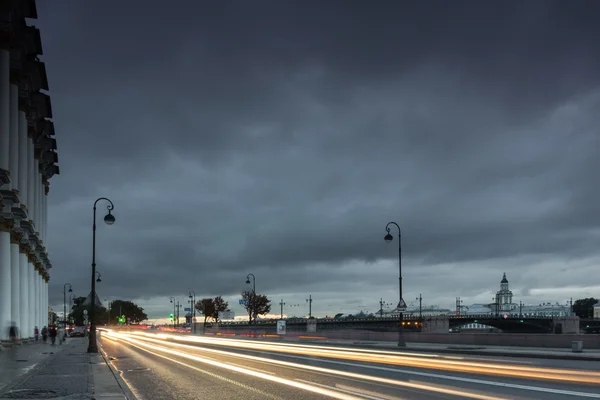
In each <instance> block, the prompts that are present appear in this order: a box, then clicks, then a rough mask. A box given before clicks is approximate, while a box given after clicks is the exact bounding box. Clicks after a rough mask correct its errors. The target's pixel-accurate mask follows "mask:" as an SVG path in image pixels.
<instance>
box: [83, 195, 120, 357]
mask: <svg viewBox="0 0 600 400" xmlns="http://www.w3.org/2000/svg"><path fill="white" fill-rule="evenodd" d="M100 200H105V201H108V203H109V204H108V205H107V206H106V209H107V210H108V214H106V215H105V216H104V222H105V223H106V224H107V225H112V224H114V223H115V217H114V215H112V213H111V211H112V210H113V209H114V208H115V206H114V205H113V202H112V201H110V200H109V199H107V198H106V197H100V198H98V199H97V200H96V201H95V202H94V219H93V225H92V306H91V307H90V335H89V344H88V350H87V351H88V353H97V352H98V343H97V342H96V204H97V203H98V202H99V201H100ZM98 279H100V278H98Z"/></svg>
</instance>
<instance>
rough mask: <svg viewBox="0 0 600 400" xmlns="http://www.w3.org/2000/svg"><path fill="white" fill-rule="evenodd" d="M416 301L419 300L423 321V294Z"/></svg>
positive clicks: (420, 317) (420, 314)
mask: <svg viewBox="0 0 600 400" xmlns="http://www.w3.org/2000/svg"><path fill="white" fill-rule="evenodd" d="M416 300H419V319H420V320H422V319H423V296H421V293H419V297H417V298H416Z"/></svg>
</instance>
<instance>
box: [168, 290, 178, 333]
mask: <svg viewBox="0 0 600 400" xmlns="http://www.w3.org/2000/svg"><path fill="white" fill-rule="evenodd" d="M169 301H170V302H171V304H173V329H175V304H176V300H175V297H171V298H170V299H169Z"/></svg>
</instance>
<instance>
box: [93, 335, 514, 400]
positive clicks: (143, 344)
mask: <svg viewBox="0 0 600 400" xmlns="http://www.w3.org/2000/svg"><path fill="white" fill-rule="evenodd" d="M103 336H105V335H103ZM106 336H108V337H109V338H112V337H113V336H117V337H120V339H121V340H123V341H125V342H128V343H129V344H131V345H132V346H134V347H136V348H139V349H141V350H144V351H149V352H152V351H154V352H156V351H159V352H164V353H167V354H171V355H174V356H178V357H182V358H187V359H190V360H194V361H199V362H202V363H206V364H211V365H213V366H217V367H221V368H225V369H230V370H232V371H235V372H241V373H244V374H246V375H251V376H255V377H258V378H261V379H267V380H271V381H275V382H279V383H283V384H287V385H290V386H295V385H291V384H289V382H292V383H294V384H296V385H307V384H306V383H304V382H306V381H301V382H300V381H299V380H296V381H289V380H287V379H284V378H278V377H275V376H272V375H267V374H265V373H260V372H255V371H254V370H248V369H245V367H244V366H234V365H232V364H229V363H221V362H216V361H213V360H209V359H205V358H204V357H200V356H197V355H193V354H190V353H186V352H184V351H178V350H173V349H170V348H167V347H165V346H164V345H168V346H173V347H179V348H185V349H188V350H195V351H205V350H206V351H209V352H213V353H219V354H223V355H227V356H232V357H238V358H244V359H250V360H253V361H260V362H267V363H271V364H278V365H282V366H286V367H292V368H297V369H304V370H309V371H312V372H318V373H322V374H327V375H334V376H335V375H337V376H341V377H345V378H351V379H354V380H361V381H371V382H376V383H380V384H386V385H391V386H396V387H404V388H410V389H413V390H414V389H418V390H423V391H427V392H435V393H440V394H446V395H452V396H460V397H463V398H471V399H477V400H501V399H504V398H503V397H496V396H489V395H482V394H477V393H472V392H469V391H465V390H455V389H453V388H450V387H448V388H445V387H440V386H431V385H427V384H420V383H416V382H404V381H398V380H395V379H389V378H380V377H376V376H370V375H364V374H358V373H354V372H346V371H340V370H335V369H328V368H322V367H314V366H310V365H304V364H298V363H291V362H287V361H280V360H271V359H268V358H263V357H255V356H249V355H245V354H235V353H228V352H224V351H221V350H214V349H206V348H199V347H197V346H191V345H185V344H180V343H169V342H167V343H164V342H163V343H162V344H163V345H156V344H154V343H149V342H158V343H161V341H160V340H157V339H152V338H147V337H145V338H137V337H134V336H140V335H128V334H125V335H124V334H120V333H113V332H108V333H107V334H106ZM279 380H281V381H279ZM296 387H298V388H302V389H305V390H310V391H313V392H315V393H320V394H324V395H327V396H330V397H334V398H339V399H364V398H369V397H367V396H369V395H366V394H362V395H360V394H359V393H356V394H357V395H359V396H361V397H349V396H350V395H349V394H348V393H345V394H343V396H341V397H339V396H340V392H335V393H332V394H326V393H324V392H318V391H317V390H329V389H325V388H320V387H318V386H311V387H310V388H304V387H303V386H302V387H300V386H296ZM345 392H346V391H345ZM381 399H382V400H383V399H384V397H381Z"/></svg>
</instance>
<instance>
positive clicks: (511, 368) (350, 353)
mask: <svg viewBox="0 0 600 400" xmlns="http://www.w3.org/2000/svg"><path fill="white" fill-rule="evenodd" d="M119 334H121V333H119ZM126 335H131V336H138V337H143V338H144V339H146V340H150V341H154V342H156V343H162V342H164V340H157V339H155V338H157V337H159V335H154V334H150V333H146V332H139V331H138V332H131V333H127V334H126ZM160 338H161V339H166V340H175V341H177V342H188V343H204V344H209V345H210V344H212V345H224V346H227V347H236V348H242V349H246V350H252V351H256V350H263V351H273V352H280V353H286V354H297V355H304V356H313V357H327V358H335V359H343V360H350V361H360V362H368V363H377V364H388V365H395V366H405V367H416V368H425V369H436V370H444V371H452V372H461V373H472V374H482V375H493V376H506V377H514V378H529V379H539V380H547V381H556V382H576V383H589V384H600V372H596V371H580V370H568V369H558V368H541V367H529V366H522V365H510V364H492V363H489V362H472V361H469V362H467V361H456V360H447V359H441V358H431V357H430V355H427V358H420V357H406V356H399V355H397V354H394V353H392V352H385V351H378V350H370V349H350V348H335V347H326V346H308V345H291V344H281V343H265V342H254V341H252V342H248V341H243V340H232V339H218V340H213V339H212V338H211V339H208V340H207V339H206V338H202V337H196V336H192V337H186V336H178V335H165V334H160ZM232 342H233V343H232ZM171 343H172V342H171ZM191 347H192V348H194V347H195V348H197V349H201V350H202V351H204V352H216V353H219V352H221V354H225V355H229V356H234V357H239V356H240V354H238V353H228V352H222V351H221V350H215V349H210V348H206V347H198V346H191ZM355 350H358V351H355Z"/></svg>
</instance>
